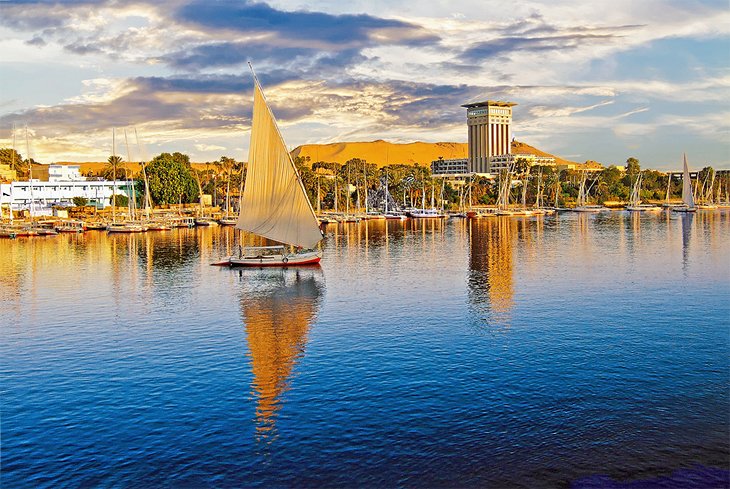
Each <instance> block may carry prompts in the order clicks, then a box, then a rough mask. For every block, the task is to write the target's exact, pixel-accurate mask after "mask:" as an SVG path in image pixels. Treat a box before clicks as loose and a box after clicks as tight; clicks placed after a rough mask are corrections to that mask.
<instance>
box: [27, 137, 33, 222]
mask: <svg viewBox="0 0 730 489" xmlns="http://www.w3.org/2000/svg"><path fill="white" fill-rule="evenodd" d="M25 151H26V152H27V153H28V183H29V185H30V220H31V222H32V221H33V216H34V214H35V199H34V198H33V159H32V158H31V157H30V139H29V138H28V125H27V124H26V125H25Z"/></svg>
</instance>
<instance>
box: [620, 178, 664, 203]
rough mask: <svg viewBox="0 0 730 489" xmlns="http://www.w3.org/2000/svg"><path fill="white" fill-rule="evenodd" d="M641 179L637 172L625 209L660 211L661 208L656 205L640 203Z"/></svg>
mask: <svg viewBox="0 0 730 489" xmlns="http://www.w3.org/2000/svg"><path fill="white" fill-rule="evenodd" d="M642 180H643V177H642V174H641V172H639V175H638V176H637V177H636V181H635V182H634V186H633V187H632V188H631V197H630V199H629V205H627V206H626V210H627V211H631V212H646V211H650V212H658V211H661V210H662V208H661V207H659V206H657V205H651V204H642V203H641V182H642Z"/></svg>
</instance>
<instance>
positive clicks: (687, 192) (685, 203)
mask: <svg viewBox="0 0 730 489" xmlns="http://www.w3.org/2000/svg"><path fill="white" fill-rule="evenodd" d="M672 210H673V211H674V212H696V211H697V207H696V206H695V198H694V194H693V193H692V181H691V180H690V175H689V165H688V164H687V154H686V153H685V154H684V168H683V169H682V204H681V205H678V206H674V207H672Z"/></svg>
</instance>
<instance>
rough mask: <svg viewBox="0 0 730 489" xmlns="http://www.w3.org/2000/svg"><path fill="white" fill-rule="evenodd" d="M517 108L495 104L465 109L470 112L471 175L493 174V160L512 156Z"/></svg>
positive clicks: (467, 106)
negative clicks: (513, 128) (513, 113)
mask: <svg viewBox="0 0 730 489" xmlns="http://www.w3.org/2000/svg"><path fill="white" fill-rule="evenodd" d="M515 105H517V104H515V103H512V102H500V101H495V100H487V101H486V102H476V103H472V104H465V105H462V107H465V108H466V124H467V128H468V141H469V143H468V151H469V157H468V164H469V168H468V170H469V172H470V173H491V168H490V160H491V158H492V157H494V156H497V155H508V154H510V153H511V152H512V151H511V148H510V143H511V141H512V107H514V106H515Z"/></svg>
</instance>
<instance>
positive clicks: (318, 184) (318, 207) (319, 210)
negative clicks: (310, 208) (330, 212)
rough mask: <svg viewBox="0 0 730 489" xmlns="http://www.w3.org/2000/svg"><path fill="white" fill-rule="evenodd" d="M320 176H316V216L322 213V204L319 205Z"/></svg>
mask: <svg viewBox="0 0 730 489" xmlns="http://www.w3.org/2000/svg"><path fill="white" fill-rule="evenodd" d="M320 180H321V178H320V175H319V174H318V175H317V214H319V213H321V212H322V204H320V200H321V198H320Z"/></svg>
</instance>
